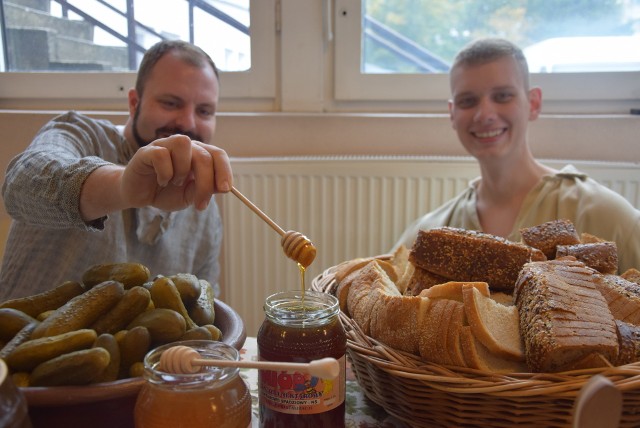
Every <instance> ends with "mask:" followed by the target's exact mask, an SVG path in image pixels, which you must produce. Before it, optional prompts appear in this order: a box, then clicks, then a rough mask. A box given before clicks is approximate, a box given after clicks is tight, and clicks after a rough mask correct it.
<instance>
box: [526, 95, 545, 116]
mask: <svg viewBox="0 0 640 428" xmlns="http://www.w3.org/2000/svg"><path fill="white" fill-rule="evenodd" d="M541 110H542V90H541V89H540V88H531V89H530V90H529V120H536V119H537V118H538V116H539V115H540V111H541Z"/></svg>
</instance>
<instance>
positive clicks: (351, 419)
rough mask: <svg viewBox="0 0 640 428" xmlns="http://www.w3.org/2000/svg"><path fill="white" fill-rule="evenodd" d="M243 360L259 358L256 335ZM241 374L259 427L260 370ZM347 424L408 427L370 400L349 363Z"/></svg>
mask: <svg viewBox="0 0 640 428" xmlns="http://www.w3.org/2000/svg"><path fill="white" fill-rule="evenodd" d="M240 354H241V356H240V358H241V359H243V360H253V361H255V360H257V359H258V344H257V342H256V338H255V337H247V340H246V341H245V344H244V347H243V348H242V350H241V351H240ZM240 372H241V376H242V377H243V379H244V380H245V381H246V382H247V383H248V385H249V389H250V390H251V397H252V401H253V406H252V407H253V409H252V410H253V419H252V424H251V426H252V428H257V427H258V371H257V370H254V369H242V370H241V371H240ZM346 401H347V405H346V416H345V421H346V426H347V428H377V427H384V428H407V427H408V425H407V424H405V423H404V422H402V421H399V420H398V419H396V418H394V417H393V416H390V415H389V414H388V413H387V412H385V410H384V409H383V408H382V407H380V406H378V405H377V404H375V403H374V402H373V401H371V400H369V399H368V398H367V397H366V396H365V395H364V392H363V391H362V389H361V388H360V385H358V382H357V381H356V379H355V376H354V374H353V372H352V371H351V368H350V367H349V363H347V393H346Z"/></svg>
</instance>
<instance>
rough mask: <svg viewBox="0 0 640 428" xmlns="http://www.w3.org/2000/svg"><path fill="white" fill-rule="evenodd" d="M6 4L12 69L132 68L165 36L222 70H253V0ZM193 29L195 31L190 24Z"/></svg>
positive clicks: (21, 0) (30, 0) (28, 0)
mask: <svg viewBox="0 0 640 428" xmlns="http://www.w3.org/2000/svg"><path fill="white" fill-rule="evenodd" d="M0 1H2V2H3V4H2V6H3V11H4V14H3V16H4V22H3V23H2V26H1V28H2V31H3V34H2V39H3V40H4V42H5V45H6V47H7V49H6V55H5V70H6V71H132V70H136V69H137V67H138V64H139V61H140V60H141V58H142V54H143V53H144V51H145V50H146V49H147V48H149V47H150V46H151V45H153V44H154V43H156V42H157V41H159V40H161V39H182V40H189V41H192V42H194V43H196V44H197V45H199V46H200V47H202V48H203V49H204V50H205V51H206V52H207V53H208V54H209V55H210V56H211V57H212V58H213V60H214V61H215V63H216V65H217V66H218V67H219V68H220V70H222V71H246V70H249V69H250V68H251V43H250V36H249V0H203V1H199V2H192V3H194V4H196V5H197V6H195V7H194V8H193V13H190V9H189V7H190V6H189V4H190V2H188V1H186V0H162V1H161V2H159V1H157V0H133V1H131V3H132V5H133V7H132V9H131V10H128V8H127V4H128V3H130V2H129V1H127V0H68V1H64V0H11V1H8V0H7V1H5V0H0ZM191 28H193V33H191V31H190V29H191Z"/></svg>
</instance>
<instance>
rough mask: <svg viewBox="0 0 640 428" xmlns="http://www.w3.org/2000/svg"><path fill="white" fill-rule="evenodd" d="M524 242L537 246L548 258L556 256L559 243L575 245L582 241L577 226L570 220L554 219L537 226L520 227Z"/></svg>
mask: <svg viewBox="0 0 640 428" xmlns="http://www.w3.org/2000/svg"><path fill="white" fill-rule="evenodd" d="M520 235H521V236H522V242H524V243H525V244H527V245H529V246H530V247H533V248H537V249H539V250H540V251H542V252H543V253H544V255H545V256H546V257H547V259H549V260H551V259H554V258H555V257H556V247H557V246H558V245H573V244H579V243H580V237H579V236H578V232H577V231H576V228H575V226H574V225H573V223H572V222H571V221H569V220H564V219H563V220H552V221H548V222H546V223H542V224H540V225H537V226H532V227H527V228H522V229H520Z"/></svg>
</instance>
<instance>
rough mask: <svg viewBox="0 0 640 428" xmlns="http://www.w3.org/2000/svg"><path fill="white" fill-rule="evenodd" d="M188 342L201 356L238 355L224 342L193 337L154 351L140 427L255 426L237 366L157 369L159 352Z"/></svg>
mask: <svg viewBox="0 0 640 428" xmlns="http://www.w3.org/2000/svg"><path fill="white" fill-rule="evenodd" d="M177 345H182V346H188V347H190V348H193V349H195V350H196V351H198V352H199V353H200V355H201V357H202V358H211V359H226V360H235V361H237V360H238V359H239V353H238V351H237V350H236V349H235V348H233V347H231V346H229V345H227V344H225V343H222V342H214V341H208V340H189V341H182V342H174V343H170V344H167V345H163V346H160V347H158V348H156V349H154V350H152V351H150V352H149V353H148V354H147V355H146V356H145V359H144V378H145V380H146V383H145V384H144V385H143V386H142V388H141V390H140V393H139V394H138V399H137V401H136V406H135V412H134V416H135V426H136V428H182V427H184V428H204V427H207V428H209V427H218V428H247V427H250V426H251V395H250V394H249V389H248V388H247V385H246V383H245V382H244V380H243V379H242V378H241V377H240V373H239V369H238V368H236V367H224V368H221V367H202V369H201V371H200V372H198V373H190V374H183V373H180V374H175V373H166V372H163V371H161V370H160V369H159V363H160V355H161V354H162V352H164V351H165V350H166V349H168V348H170V347H171V346H177Z"/></svg>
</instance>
